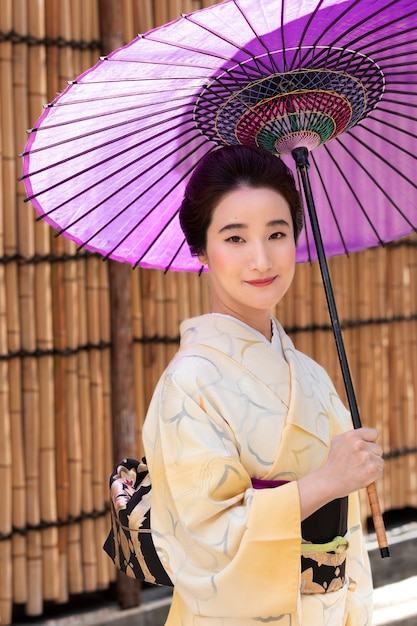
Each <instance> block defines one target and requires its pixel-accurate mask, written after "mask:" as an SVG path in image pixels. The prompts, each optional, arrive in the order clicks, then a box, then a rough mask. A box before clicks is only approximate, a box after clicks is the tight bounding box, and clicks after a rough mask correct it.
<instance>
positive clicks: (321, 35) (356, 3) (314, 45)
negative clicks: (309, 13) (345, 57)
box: [300, 0, 361, 67]
mask: <svg viewBox="0 0 417 626" xmlns="http://www.w3.org/2000/svg"><path fill="white" fill-rule="evenodd" d="M359 2H361V0H354V2H353V4H351V5H350V6H348V7H347V8H346V9H345V10H344V11H342V13H340V14H339V15H338V16H337V17H335V19H334V20H333V21H332V22H330V23H329V24H327V25H326V27H325V29H324V30H323V31H322V32H321V33H320V35H319V37H318V38H317V39H316V41H315V42H314V43H313V44H312V45H311V46H310V47H312V48H316V47H317V46H318V45H319V42H320V38H321V37H323V35H325V34H326V33H328V32H329V31H330V30H331V29H332V28H333V26H334V25H335V24H337V23H338V22H339V21H340V20H342V19H343V18H344V17H345V15H347V13H349V12H350V11H351V10H352V9H354V8H355V7H356V6H357V5H358V4H359ZM327 47H331V46H327ZM307 54H308V53H306V54H305V55H304V56H303V58H302V59H301V61H300V66H301V67H302V66H303V65H304V63H305V60H306V58H307Z"/></svg>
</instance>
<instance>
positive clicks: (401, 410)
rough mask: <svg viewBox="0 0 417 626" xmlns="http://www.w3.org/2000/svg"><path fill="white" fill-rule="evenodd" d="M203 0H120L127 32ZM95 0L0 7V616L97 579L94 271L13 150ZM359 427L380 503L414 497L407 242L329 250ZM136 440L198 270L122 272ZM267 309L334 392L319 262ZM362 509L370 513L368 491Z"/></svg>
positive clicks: (105, 392)
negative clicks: (37, 196) (36, 196)
mask: <svg viewBox="0 0 417 626" xmlns="http://www.w3.org/2000/svg"><path fill="white" fill-rule="evenodd" d="M215 3H216V2H213V1H209V0H124V29H125V32H124V37H125V40H126V42H128V41H130V40H131V39H132V38H133V37H134V36H135V35H136V34H137V33H140V32H146V31H147V30H149V29H151V28H153V27H155V26H157V25H159V24H161V23H163V22H165V21H168V20H173V19H176V18H177V17H178V16H179V14H180V13H183V12H190V11H193V10H196V9H199V8H203V7H208V6H210V5H212V4H215ZM98 17H99V16H98V2H97V1H96V0H38V2H36V3H35V2H33V1H31V0H2V1H1V2H0V90H1V111H0V124H1V127H0V158H1V170H0V177H1V178H0V180H1V182H0V186H1V190H2V193H1V194H0V215H1V219H0V484H1V490H2V503H1V506H0V621H1V623H2V624H4V625H7V624H10V623H11V620H12V609H13V606H14V605H22V606H24V610H25V612H26V613H27V614H28V615H41V614H42V612H43V607H44V603H45V601H52V602H56V603H66V602H67V601H68V599H69V597H70V595H72V594H82V593H86V592H89V591H95V590H100V589H107V588H108V586H109V585H110V583H111V582H112V581H113V580H114V578H115V574H114V570H113V567H112V565H111V562H110V560H109V559H108V558H107V557H106V555H105V554H104V552H103V551H102V543H103V541H104V538H105V536H106V531H107V527H108V518H107V498H108V494H107V480H108V476H109V473H110V471H111V468H112V461H111V459H112V444H111V411H110V406H111V389H110V320H109V284H108V269H107V265H106V264H104V263H102V262H101V260H100V259H98V258H97V257H95V256H94V255H89V254H85V253H83V254H76V252H75V249H74V246H73V244H72V243H71V242H69V241H66V240H65V239H63V238H58V239H56V238H54V237H53V233H52V232H51V229H50V228H49V227H48V226H46V225H45V224H43V223H39V222H36V221H35V216H34V213H33V211H32V209H31V208H30V206H28V205H24V204H23V199H24V188H23V185H22V184H21V183H17V182H15V181H16V180H17V177H18V176H19V175H20V171H21V162H20V159H19V158H18V156H17V155H18V154H19V153H20V152H21V151H22V150H23V148H24V145H25V142H26V136H25V130H26V128H28V127H30V126H31V125H32V124H33V123H34V122H35V120H36V119H37V118H38V117H39V115H40V114H41V112H42V105H43V104H44V103H46V102H48V101H50V100H52V99H53V98H54V96H55V94H56V93H57V92H59V91H60V90H62V89H63V88H64V87H65V86H66V81H67V80H70V79H73V78H74V77H76V76H77V75H78V74H80V73H81V72H82V71H84V70H85V69H87V68H88V67H90V66H92V65H93V64H94V63H95V62H96V61H97V59H98V57H99V54H100V49H99V26H98V25H99V19H98ZM330 269H331V273H332V276H333V281H334V289H335V294H336V299H337V302H338V306H339V311H340V317H341V321H342V324H343V325H344V327H345V331H344V332H345V342H346V348H347V352H348V356H349V359H350V365H351V369H352V375H353V378H354V382H355V385H356V389H357V395H358V402H359V406H360V409H361V414H362V420H363V423H364V424H369V425H375V426H376V427H377V428H379V429H380V431H381V440H382V443H383V446H384V449H385V451H386V453H387V456H388V461H387V470H386V474H385V478H384V481H383V483H381V484H380V485H379V490H380V497H381V504H382V506H383V508H384V509H385V510H389V509H393V508H398V507H400V508H401V507H404V506H417V474H416V463H417V456H416V444H417V434H416V408H415V393H416V382H417V295H416V285H417V238H416V237H410V238H408V239H406V240H403V241H402V242H400V243H397V244H393V245H390V246H387V248H386V249H376V250H369V251H366V252H363V253H361V254H356V255H352V257H351V258H350V259H346V258H337V259H331V260H330ZM132 296H133V298H132V299H133V329H134V338H133V339H134V363H135V380H136V388H135V395H136V405H137V447H138V455H139V454H141V453H142V444H141V427H142V423H143V417H144V415H145V411H146V406H147V404H148V402H149V400H150V396H151V393H152V390H153V388H154V386H155V384H156V382H157V380H158V378H159V376H160V374H161V372H162V370H163V369H164V367H165V366H166V364H167V362H168V361H169V359H170V358H171V357H172V355H173V354H174V352H175V350H176V348H177V342H178V325H179V322H180V320H182V319H184V318H186V317H189V316H193V315H198V314H200V313H203V312H206V311H208V310H209V291H208V280H207V276H204V275H203V276H202V277H201V278H199V277H198V276H196V275H194V274H176V273H170V274H168V275H167V276H164V275H163V274H162V273H161V272H158V271H156V270H138V271H135V272H132ZM277 315H278V317H279V318H280V320H281V322H282V323H283V324H284V326H285V327H286V328H287V330H288V331H289V332H290V334H291V336H292V337H293V339H294V341H295V343H296V345H297V347H299V348H300V349H302V350H305V351H306V352H307V353H308V354H310V355H312V356H313V357H315V358H316V359H317V360H318V361H319V362H321V363H322V364H323V365H324V367H325V368H326V369H327V370H328V371H329V372H330V374H331V376H332V378H333V379H334V381H335V384H336V386H337V388H338V390H339V391H340V393H341V394H342V395H343V394H344V392H343V385H342V379H341V374H340V370H339V366H338V361H337V355H336V350H335V348H334V342H333V336H332V332H331V330H330V328H329V319H328V314H327V309H326V304H325V300H324V295H323V288H322V285H321V278H320V272H319V270H318V268H317V266H316V265H313V266H311V267H310V266H299V267H298V268H297V274H296V279H295V282H294V285H293V287H292V288H291V291H290V293H289V294H288V296H287V297H286V298H285V301H284V302H283V303H281V304H280V306H279V307H278V310H277ZM363 500H364V510H365V514H366V513H367V501H366V497H364V498H363Z"/></svg>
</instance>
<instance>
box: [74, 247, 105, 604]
mask: <svg viewBox="0 0 417 626" xmlns="http://www.w3.org/2000/svg"><path fill="white" fill-rule="evenodd" d="M96 265H97V259H94V258H91V259H88V260H87V261H86V262H78V263H77V273H78V281H77V282H78V308H79V316H78V344H79V345H80V346H87V345H88V346H91V343H97V340H96V338H95V337H93V341H92V340H91V338H90V328H91V325H92V324H91V321H90V320H91V318H92V320H93V326H94V327H95V328H96V329H97V335H99V331H100V326H99V311H98V306H97V300H98V289H99V286H98V276H97V272H96ZM89 321H90V323H89ZM94 353H96V351H95V350H94V349H92V348H91V347H89V348H88V351H87V350H86V349H82V350H80V352H79V354H78V380H79V383H78V384H79V394H80V402H79V407H80V426H81V429H80V432H81V454H82V465H81V469H82V484H83V485H89V486H90V488H89V489H85V488H84V489H83V490H82V497H81V515H82V521H81V537H82V571H83V580H84V586H83V587H84V591H85V592H91V591H95V590H96V589H97V559H96V541H97V539H96V533H95V522H94V520H93V519H92V517H91V515H92V514H93V512H94V510H95V485H94V482H95V481H94V475H95V474H96V472H95V471H94V470H95V468H96V467H100V463H101V461H102V459H101V433H100V430H101V429H100V428H98V429H97V428H94V426H93V419H95V420H97V419H98V418H99V416H94V413H93V410H94V409H93V406H92V396H91V391H92V378H93V377H97V376H99V374H100V368H99V363H98V360H97V359H95V360H94V359H92V354H94ZM84 516H87V517H84Z"/></svg>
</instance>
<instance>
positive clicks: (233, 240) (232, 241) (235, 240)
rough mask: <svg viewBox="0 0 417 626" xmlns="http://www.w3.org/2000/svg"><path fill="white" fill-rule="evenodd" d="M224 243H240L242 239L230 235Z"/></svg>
mask: <svg viewBox="0 0 417 626" xmlns="http://www.w3.org/2000/svg"><path fill="white" fill-rule="evenodd" d="M226 241H230V243H241V242H242V241H243V239H242V237H240V236H239V235H232V236H231V237H228V238H227V239H226Z"/></svg>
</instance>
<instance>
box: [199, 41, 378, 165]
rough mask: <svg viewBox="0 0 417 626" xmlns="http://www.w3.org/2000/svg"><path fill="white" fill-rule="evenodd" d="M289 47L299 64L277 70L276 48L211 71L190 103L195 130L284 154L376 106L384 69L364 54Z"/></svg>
mask: <svg viewBox="0 0 417 626" xmlns="http://www.w3.org/2000/svg"><path fill="white" fill-rule="evenodd" d="M286 54H288V50H287V51H286ZM296 54H297V56H298V57H299V58H302V57H303V59H302V60H303V64H305V67H297V69H292V70H289V71H283V72H282V71H276V69H277V68H279V67H280V66H282V51H278V52H275V53H271V54H270V55H261V56H258V57H254V58H253V59H251V60H250V61H246V62H244V63H239V64H237V65H234V66H233V67H232V68H230V69H227V70H226V71H224V72H223V73H221V74H220V75H219V76H216V77H215V78H213V79H212V81H211V82H210V83H209V84H207V85H206V86H205V87H204V89H203V90H202V92H201V93H200V94H199V97H198V99H197V102H196V106H195V109H194V119H195V122H196V124H197V127H198V128H199V130H200V131H201V132H202V133H203V134H204V135H205V136H206V137H208V138H209V139H210V140H211V141H214V142H216V143H225V144H236V143H240V144H255V145H259V146H262V147H263V148H266V149H267V150H270V151H271V152H274V153H276V154H291V151H292V150H293V149H294V148H296V147H299V146H304V147H306V148H308V149H309V150H312V149H314V148H316V147H317V146H319V145H321V144H323V143H325V142H327V141H330V139H333V138H334V137H336V136H337V135H340V133H343V132H346V131H347V130H349V129H350V128H352V126H354V125H355V124H357V123H358V122H360V120H362V119H363V118H364V117H366V116H367V115H368V114H369V113H370V112H371V111H372V110H373V109H374V108H375V107H376V106H377V104H378V102H379V100H380V99H381V97H382V95H383V91H384V77H383V74H382V72H381V69H380V68H379V66H378V65H377V64H376V63H375V62H374V61H373V60H372V59H370V58H369V57H367V56H365V55H363V54H360V53H357V52H353V51H351V50H344V49H340V48H329V47H320V48H318V47H315V48H305V49H302V48H301V49H297V51H296ZM268 64H269V65H268ZM272 66H273V67H272ZM307 68H308V69H307ZM268 69H271V70H275V71H270V72H269V71H267V70H268Z"/></svg>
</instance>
